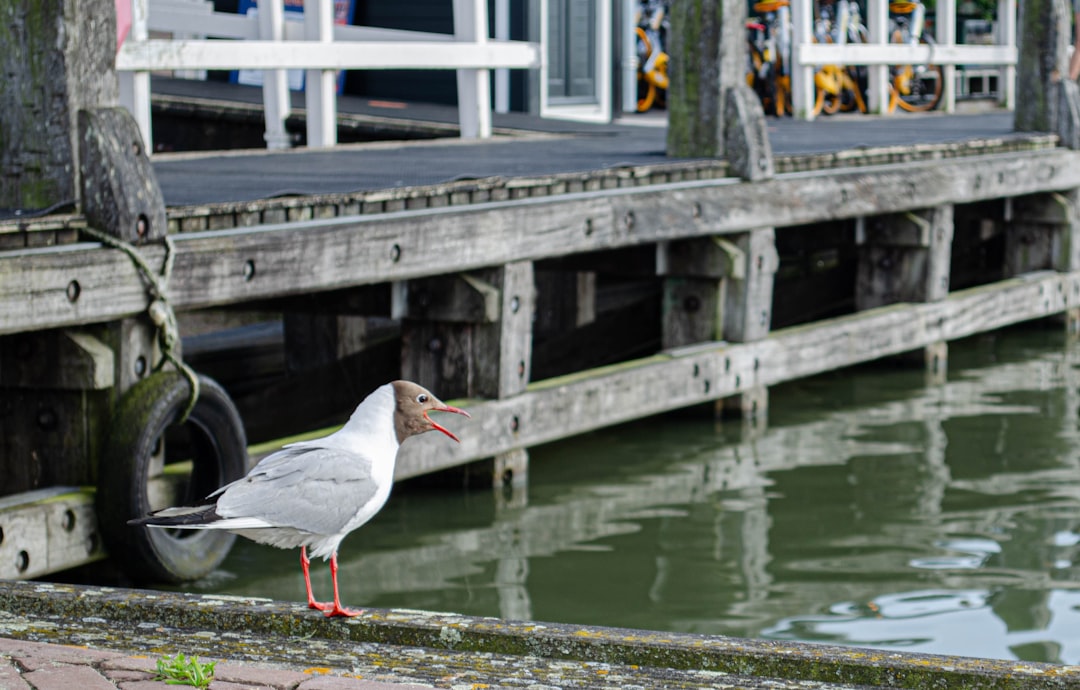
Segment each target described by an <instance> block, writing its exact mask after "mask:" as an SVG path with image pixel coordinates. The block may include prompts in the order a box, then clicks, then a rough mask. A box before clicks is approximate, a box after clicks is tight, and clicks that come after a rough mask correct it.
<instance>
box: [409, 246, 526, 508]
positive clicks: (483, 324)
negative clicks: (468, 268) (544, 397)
mask: <svg viewBox="0 0 1080 690" xmlns="http://www.w3.org/2000/svg"><path fill="white" fill-rule="evenodd" d="M535 302H536V288H535V285H534V277H533V264H532V262H530V261H519V262H515V263H511V264H507V265H505V266H501V267H499V268H494V269H485V270H481V271H475V272H472V273H468V274H461V275H455V276H441V277H438V278H426V279H422V280H410V281H405V282H402V283H399V284H397V286H396V288H395V294H394V307H393V313H394V316H395V317H399V318H401V319H402V334H401V338H402V355H401V356H402V364H401V370H402V376H403V377H404V378H407V379H411V380H414V381H418V382H421V383H424V384H425V385H428V386H429V387H430V388H431V389H432V390H433V391H437V393H438V395H439V396H440V397H442V398H444V399H450V398H508V397H512V396H514V395H517V394H519V393H522V392H524V391H525V387H526V385H528V382H529V373H530V370H531V366H532V363H531V360H532V315H533V310H534V308H535ZM505 423H506V424H507V425H508V426H509V427H510V428H511V431H517V428H516V426H515V425H520V424H521V423H522V420H520V419H516V418H514V419H507V420H505ZM527 468H528V453H527V451H526V450H525V449H524V448H518V449H513V450H511V451H508V452H507V453H504V454H501V455H499V456H497V457H496V458H495V464H494V469H493V477H492V481H493V484H494V485H496V486H509V487H520V486H523V485H524V482H525V480H526V476H527Z"/></svg>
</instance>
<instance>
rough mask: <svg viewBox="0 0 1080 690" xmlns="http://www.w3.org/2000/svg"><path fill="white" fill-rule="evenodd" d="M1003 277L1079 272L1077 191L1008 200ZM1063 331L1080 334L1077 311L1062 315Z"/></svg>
mask: <svg viewBox="0 0 1080 690" xmlns="http://www.w3.org/2000/svg"><path fill="white" fill-rule="evenodd" d="M1006 208H1007V213H1006V216H1007V217H1006V221H1005V223H1004V226H1005V267H1004V274H1005V275H1006V276H1013V275H1019V274H1021V273H1025V272H1027V271H1033V270H1039V269H1052V270H1057V271H1074V270H1077V269H1080V189H1070V190H1068V191H1064V192H1051V193H1046V194H1031V195H1028V196H1022V197H1017V198H1015V199H1010V200H1008V203H1007V205H1006ZM1064 322H1065V332H1066V333H1067V334H1069V335H1070V336H1074V335H1080V309H1070V310H1068V311H1067V312H1065V314H1064Z"/></svg>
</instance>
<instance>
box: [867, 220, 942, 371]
mask: <svg viewBox="0 0 1080 690" xmlns="http://www.w3.org/2000/svg"><path fill="white" fill-rule="evenodd" d="M952 239H953V207H952V205H951V204H946V205H943V206H937V207H935V208H931V209H925V210H922V211H909V212H905V213H896V214H889V215H885V216H874V217H870V218H859V219H858V221H857V223H856V226H855V242H856V244H857V245H858V248H859V264H858V269H857V273H856V279H855V308H856V309H858V310H863V309H872V308H874V307H881V306H885V305H889V304H894V303H896V302H937V301H940V300H943V299H945V297H946V296H947V295H948V294H949V272H950V270H949V266H950V262H951V260H952ZM919 357H920V361H922V362H923V363H924V364H925V366H926V371H927V375H928V376H929V377H930V380H932V381H937V382H942V381H944V380H945V376H946V373H947V362H948V344H947V343H946V342H945V341H939V342H935V343H931V344H930V345H928V346H926V347H925V348H922V349H921V350H920V356H919Z"/></svg>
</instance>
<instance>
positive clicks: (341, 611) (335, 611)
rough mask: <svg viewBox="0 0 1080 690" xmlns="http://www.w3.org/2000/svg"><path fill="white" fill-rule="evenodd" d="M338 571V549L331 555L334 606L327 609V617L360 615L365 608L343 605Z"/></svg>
mask: <svg viewBox="0 0 1080 690" xmlns="http://www.w3.org/2000/svg"><path fill="white" fill-rule="evenodd" d="M337 571H338V567H337V551H335V552H334V553H333V554H331V555H330V579H331V580H333V581H334V608H332V609H331V610H329V611H326V616H327V618H330V617H333V616H359V615H360V614H361V613H363V612H364V611H363V609H346V608H342V606H341V597H340V596H339V595H338V586H337ZM324 610H325V609H324Z"/></svg>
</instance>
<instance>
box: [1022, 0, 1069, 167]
mask: <svg viewBox="0 0 1080 690" xmlns="http://www.w3.org/2000/svg"><path fill="white" fill-rule="evenodd" d="M1071 15H1072V11H1071V6H1070V4H1069V3H1066V2H1062V1H1061V0H1021V2H1020V18H1019V32H1018V33H1019V35H1020V37H1021V38H1020V41H1019V43H1018V45H1017V48H1018V49H1019V55H1018V56H1017V65H1016V87H1017V98H1016V117H1015V123H1016V125H1015V126H1016V129H1017V131H1020V132H1054V133H1056V134H1057V135H1058V136H1059V137H1060V138H1061V144H1062V145H1063V146H1066V147H1068V148H1071V149H1077V148H1080V87H1078V86H1077V84H1076V82H1074V81H1072V80H1071V79H1069V78H1068V74H1069V68H1068V62H1069V61H1068V47H1069V43H1070V41H1071V39H1072V31H1071V26H1072V16H1071Z"/></svg>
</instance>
